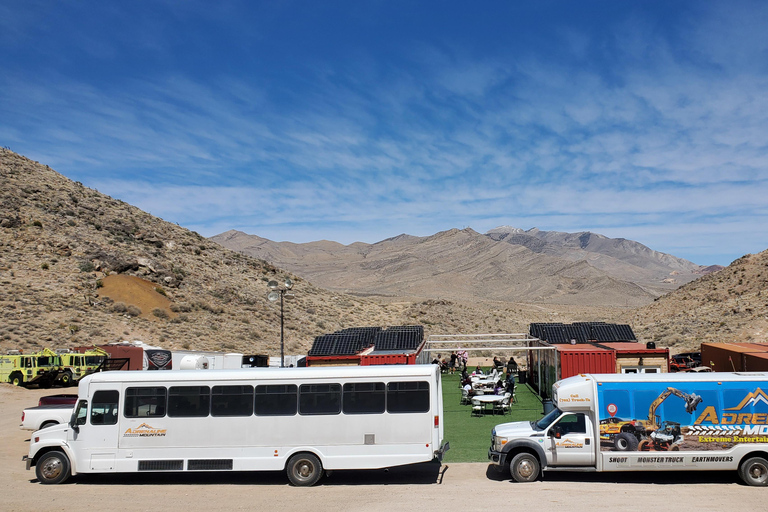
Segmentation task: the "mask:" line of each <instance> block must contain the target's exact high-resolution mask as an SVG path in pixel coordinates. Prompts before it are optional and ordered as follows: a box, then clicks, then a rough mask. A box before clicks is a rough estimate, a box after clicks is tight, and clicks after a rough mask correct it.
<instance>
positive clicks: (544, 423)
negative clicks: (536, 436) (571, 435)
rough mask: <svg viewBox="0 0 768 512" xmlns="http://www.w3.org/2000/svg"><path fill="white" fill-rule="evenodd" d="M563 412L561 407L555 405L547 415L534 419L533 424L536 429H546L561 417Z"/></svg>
mask: <svg viewBox="0 0 768 512" xmlns="http://www.w3.org/2000/svg"><path fill="white" fill-rule="evenodd" d="M561 414H562V412H561V411H560V409H558V408H557V407H555V408H554V409H553V410H551V411H550V412H549V414H547V415H546V416H544V417H543V418H541V419H540V420H538V421H532V422H531V426H532V427H533V428H534V430H545V429H546V428H547V427H549V426H550V425H551V424H552V423H553V422H554V421H555V420H556V419H557V418H559V417H560V415H561Z"/></svg>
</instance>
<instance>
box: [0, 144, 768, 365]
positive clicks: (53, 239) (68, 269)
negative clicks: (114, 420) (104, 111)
mask: <svg viewBox="0 0 768 512" xmlns="http://www.w3.org/2000/svg"><path fill="white" fill-rule="evenodd" d="M215 238H216V239H217V240H219V241H221V242H222V243H227V244H231V242H232V241H234V240H240V241H241V242H242V244H243V247H249V246H250V247H251V248H254V247H256V248H259V250H260V251H262V252H260V253H259V257H258V258H255V257H251V256H247V255H245V254H241V253H239V252H235V251H233V250H230V249H228V248H226V247H224V246H222V245H220V244H219V243H216V242H215V241H214V240H212V239H207V238H204V237H202V236H201V235H199V234H198V233H195V232H193V231H190V230H188V229H185V228H183V227H181V226H178V225H176V224H173V223H169V222H166V221H163V220H162V219H159V218H157V217H153V216H152V215H150V214H148V213H146V212H144V211H142V210H140V209H138V208H136V207H134V206H132V205H130V204H127V203H125V202H123V201H120V200H118V199H114V198H112V197H109V196H108V195H105V194H102V193H100V192H99V191H97V190H94V189H92V188H89V187H87V186H85V185H83V184H82V183H78V182H74V181H72V180H70V179H68V178H67V177H65V176H63V175H61V174H59V173H58V172H56V171H55V170H53V169H51V168H50V167H48V166H47V165H45V164H43V163H39V162H35V161H32V160H30V159H28V158H25V157H23V156H21V155H18V154H16V153H14V152H13V151H10V150H9V149H7V148H0V318H1V319H2V321H1V322H0V350H2V351H5V350H9V349H21V350H24V351H36V350H39V349H41V348H42V347H51V348H66V347H75V346H84V345H95V344H102V343H109V342H113V341H121V340H133V339H138V340H142V341H144V342H146V343H148V344H150V345H155V346H161V347H165V348H170V349H174V348H177V349H195V350H219V351H229V352H243V353H262V354H267V355H277V354H279V347H280V342H281V339H280V316H281V311H280V307H279V305H276V304H274V303H271V302H269V301H268V300H267V293H268V292H269V288H268V286H267V283H268V281H270V280H272V279H275V280H278V281H282V280H284V279H285V278H291V279H292V280H293V281H294V287H293V291H294V293H295V300H293V301H286V305H285V315H284V319H285V340H284V341H285V349H286V353H288V354H302V353H306V352H307V350H308V349H309V347H310V346H311V345H312V342H313V339H314V337H315V336H318V335H321V334H325V333H329V332H333V331H335V330H338V329H343V328H347V327H359V326H387V325H405V324H419V325H422V326H424V329H425V334H426V335H432V334H477V333H519V332H526V331H527V328H528V325H529V324H530V323H533V322H553V321H557V322H565V323H568V322H575V321H605V322H615V323H628V324H630V325H632V327H633V329H634V331H635V333H636V334H637V336H638V338H639V339H640V340H641V341H646V340H648V341H650V340H653V341H655V342H656V343H657V345H658V346H662V347H669V348H670V349H671V350H672V351H689V350H695V349H698V347H699V345H700V343H701V342H702V341H755V342H765V341H766V333H768V320H766V319H767V318H768V300H767V299H766V295H765V294H766V290H767V289H768V251H763V252H762V253H759V254H752V255H745V256H744V257H742V258H740V259H738V260H736V261H734V262H733V263H732V264H731V265H730V266H728V267H727V268H725V269H722V270H720V271H717V272H709V273H706V272H708V271H710V270H712V269H708V268H702V267H699V266H697V265H695V264H692V263H690V262H685V261H684V260H679V259H677V258H674V257H672V256H669V255H663V254H660V253H656V252H654V251H651V250H650V249H648V248H647V247H644V246H642V245H640V244H637V243H635V242H631V241H628V240H621V239H609V238H605V237H601V236H600V235H595V234H592V233H577V234H567V233H554V232H542V231H538V230H529V231H521V230H517V229H514V228H509V227H502V228H498V229H494V230H491V231H490V232H488V233H486V234H480V233H477V232H474V231H472V230H470V229H463V230H458V229H454V230H448V231H445V232H442V233H437V234H435V235H432V236H428V237H414V236H408V235H401V236H398V237H394V238H391V239H388V240H383V241H381V242H378V243H376V244H362V243H356V244H350V245H348V246H343V245H341V244H338V243H335V242H327V241H324V242H313V243H311V244H291V243H285V242H283V243H275V242H271V241H269V240H265V239H258V238H254V237H253V235H250V236H248V235H244V234H239V233H237V232H228V233H223V234H222V235H219V236H217V237H215ZM222 238H228V239H229V240H230V241H229V242H227V240H222ZM513 242H514V243H513ZM243 247H239V249H242V248H243ZM274 261H283V262H285V265H286V266H285V267H281V266H278V265H276V264H275V263H272V262H274ZM294 265H295V266H294ZM292 268H294V269H295V270H291V269H292ZM535 272H538V274H536V273H535ZM700 272H705V273H706V274H703V275H702V274H699V273H700ZM697 276H698V278H696V277H697ZM691 279H693V280H692V281H691ZM323 280H326V281H327V282H328V287H327V288H326V287H325V286H324V285H321V284H320V282H325V281H323ZM671 280H674V282H672V281H671ZM681 284H682V286H680V285H681ZM678 286H679V288H678ZM343 290H349V292H350V293H345V292H344V291H343ZM665 290H668V291H667V292H666V293H664V291H665ZM660 293H663V295H659V294H660ZM633 305H637V306H633Z"/></svg>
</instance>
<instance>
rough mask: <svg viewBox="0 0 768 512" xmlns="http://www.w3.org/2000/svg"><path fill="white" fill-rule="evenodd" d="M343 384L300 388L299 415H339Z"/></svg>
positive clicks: (304, 385)
mask: <svg viewBox="0 0 768 512" xmlns="http://www.w3.org/2000/svg"><path fill="white" fill-rule="evenodd" d="M340 412H341V384H302V385H301V386H300V387H299V414H339V413H340Z"/></svg>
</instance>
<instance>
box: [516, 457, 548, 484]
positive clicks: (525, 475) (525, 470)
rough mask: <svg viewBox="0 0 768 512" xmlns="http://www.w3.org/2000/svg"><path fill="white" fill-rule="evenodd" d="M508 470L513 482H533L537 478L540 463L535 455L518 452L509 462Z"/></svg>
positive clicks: (539, 471)
mask: <svg viewBox="0 0 768 512" xmlns="http://www.w3.org/2000/svg"><path fill="white" fill-rule="evenodd" d="M509 472H510V473H511V474H512V480H514V481H515V482H533V481H536V480H538V478H539V474H540V473H541V465H540V464H539V459H537V458H536V456H535V455H533V454H530V453H518V454H517V455H515V456H514V457H512V462H510V463H509Z"/></svg>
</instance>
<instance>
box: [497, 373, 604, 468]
mask: <svg viewBox="0 0 768 512" xmlns="http://www.w3.org/2000/svg"><path fill="white" fill-rule="evenodd" d="M553 393H554V396H553V398H554V402H555V403H556V404H557V406H556V407H555V408H554V409H553V410H552V411H550V412H549V413H548V414H546V415H545V416H544V417H543V418H541V419H540V420H538V421H517V422H512V423H503V424H501V425H496V427H494V429H493V430H492V432H491V447H490V449H489V450H488V458H489V459H490V460H491V461H492V462H493V463H495V464H497V465H498V467H499V469H501V470H506V468H507V467H509V470H510V473H511V474H512V478H513V479H514V480H515V481H518V482H529V481H533V480H536V479H538V478H539V476H540V475H541V472H542V471H544V470H555V469H563V470H565V469H567V470H572V471H573V470H576V471H579V470H580V471H594V470H595V464H596V460H595V458H596V455H595V454H596V444H597V445H598V446H599V436H598V435H597V434H596V432H597V428H596V424H595V421H594V415H593V413H592V411H591V409H592V407H591V406H593V405H594V391H593V388H592V387H591V386H590V385H586V383H583V382H565V381H560V382H558V383H556V384H555V386H554V387H553Z"/></svg>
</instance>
